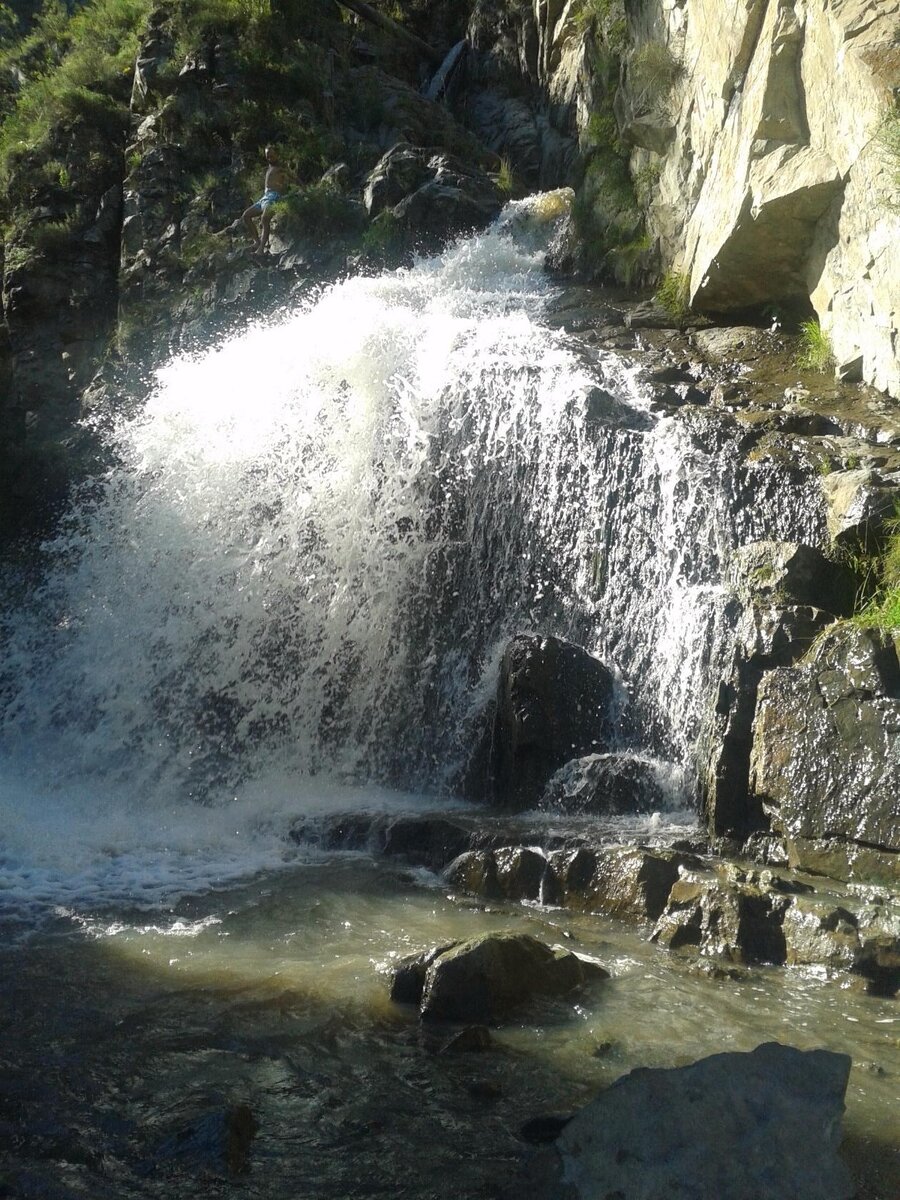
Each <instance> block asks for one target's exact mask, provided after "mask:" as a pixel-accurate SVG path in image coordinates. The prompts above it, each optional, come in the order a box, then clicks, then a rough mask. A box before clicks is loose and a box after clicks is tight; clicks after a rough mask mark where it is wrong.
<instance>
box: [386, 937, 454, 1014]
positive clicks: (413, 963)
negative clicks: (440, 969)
mask: <svg viewBox="0 0 900 1200" xmlns="http://www.w3.org/2000/svg"><path fill="white" fill-rule="evenodd" d="M456 944H457V943H456V942H445V943H444V944H443V945H442V946H432V947H431V949H430V950H423V951H421V953H419V954H409V955H407V956H406V958H401V960H400V961H399V962H398V963H397V965H396V966H395V967H394V969H393V971H392V972H391V999H392V1000H393V1001H394V1003H395V1004H416V1005H418V1004H420V1003H421V1001H422V992H423V991H424V988H425V976H426V975H427V974H428V968H429V967H430V966H431V964H432V963H433V962H434V960H435V959H436V958H437V957H438V955H440V954H444V953H445V952H446V951H447V950H451V949H452V948H453V947H454V946H455V945H456Z"/></svg>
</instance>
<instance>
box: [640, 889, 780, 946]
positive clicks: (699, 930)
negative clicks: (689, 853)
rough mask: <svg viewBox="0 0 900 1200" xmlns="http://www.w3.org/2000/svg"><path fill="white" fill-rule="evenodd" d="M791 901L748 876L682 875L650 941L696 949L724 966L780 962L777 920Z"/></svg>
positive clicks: (778, 923)
mask: <svg viewBox="0 0 900 1200" xmlns="http://www.w3.org/2000/svg"><path fill="white" fill-rule="evenodd" d="M789 904H790V900H789V899H788V898H787V897H786V896H784V895H780V894H779V893H778V891H777V889H772V888H771V887H770V886H767V882H766V881H764V880H762V879H761V878H760V877H759V876H758V875H756V874H755V873H753V872H748V873H743V872H736V871H728V870H727V869H724V868H723V869H720V870H719V871H717V873H716V875H715V876H714V877H710V876H709V875H702V874H699V873H695V872H683V873H682V875H681V877H680V878H679V879H678V880H677V882H676V883H674V884H673V885H672V889H671V891H670V892H669V897H668V903H667V904H666V907H665V910H664V911H663V912H662V914H661V915H660V917H659V920H658V921H657V923H656V926H655V927H654V930H653V933H652V934H651V941H654V942H658V943H659V944H660V945H663V946H666V947H667V948H668V949H670V950H678V949H681V948H682V947H684V946H695V947H697V948H698V949H699V950H700V951H701V952H702V953H703V954H707V955H713V956H715V957H719V958H723V959H725V960H726V961H728V962H737V963H743V962H767V963H776V964H781V963H783V962H784V961H785V943H784V933H783V931H782V921H783V919H784V913H785V910H786V909H787V907H788V905H789Z"/></svg>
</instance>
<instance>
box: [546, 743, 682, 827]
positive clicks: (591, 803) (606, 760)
mask: <svg viewBox="0 0 900 1200" xmlns="http://www.w3.org/2000/svg"><path fill="white" fill-rule="evenodd" d="M665 800H666V796H665V791H664V788H663V785H662V782H661V779H660V773H659V769H658V767H657V765H656V764H655V763H653V762H651V761H650V760H649V759H644V758H637V757H636V756H635V755H633V754H621V753H620V754H588V755H585V756H584V757H583V758H574V759H572V761H571V762H568V763H566V764H565V766H563V767H561V768H560V769H559V770H558V771H557V772H556V774H555V775H554V776H553V777H552V779H551V780H550V782H549V783H548V784H547V787H546V789H545V791H544V795H543V797H542V798H541V807H542V808H551V809H558V810H560V811H561V812H576V813H648V812H653V811H654V810H656V809H661V808H663V807H665Z"/></svg>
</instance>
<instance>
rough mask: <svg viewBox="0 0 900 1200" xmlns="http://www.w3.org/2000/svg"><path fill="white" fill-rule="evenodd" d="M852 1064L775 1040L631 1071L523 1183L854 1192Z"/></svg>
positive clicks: (536, 1194) (666, 1191)
mask: <svg viewBox="0 0 900 1200" xmlns="http://www.w3.org/2000/svg"><path fill="white" fill-rule="evenodd" d="M849 1072H850V1059H849V1058H848V1057H847V1056H846V1055H842V1054H832V1053H829V1052H827V1051H822V1050H812V1051H806V1052H803V1051H799V1050H795V1049H793V1048H792V1047H789V1046H781V1045H778V1044H777V1043H768V1044H765V1045H762V1046H759V1047H757V1049H756V1050H754V1051H753V1052H752V1053H750V1054H716V1055H713V1056H712V1057H710V1058H705V1059H701V1060H700V1061H699V1062H696V1063H693V1064H692V1065H690V1066H687V1067H680V1068H676V1069H673V1070H665V1071H661V1070H638V1071H632V1072H631V1074H630V1075H626V1076H624V1077H623V1078H622V1079H619V1080H617V1082H616V1083H614V1084H613V1085H612V1087H610V1088H608V1089H607V1090H606V1091H605V1092H602V1093H601V1094H600V1095H599V1096H598V1097H597V1099H596V1100H594V1101H592V1102H591V1103H590V1104H588V1105H587V1106H586V1107H585V1108H583V1109H581V1110H580V1111H579V1112H577V1113H575V1115H574V1116H573V1117H572V1119H571V1120H570V1121H568V1122H567V1123H566V1124H565V1126H564V1127H563V1128H562V1130H561V1132H560V1133H559V1136H558V1137H557V1138H556V1141H555V1143H554V1145H553V1148H552V1149H548V1150H546V1151H543V1152H541V1155H540V1157H538V1158H537V1159H536V1161H535V1162H533V1163H532V1167H531V1171H530V1179H531V1181H532V1182H531V1186H530V1187H529V1189H528V1191H527V1195H528V1196H529V1197H531V1198H532V1200H551V1198H553V1200H555V1198H557V1197H560V1196H566V1197H567V1198H571V1200H593V1198H594V1197H598V1196H604V1197H609V1196H618V1197H622V1198H623V1200H632V1198H635V1200H636V1198H637V1197H641V1200H673V1197H676V1196H685V1197H687V1196H690V1197H692V1200H759V1197H760V1196H762V1195H765V1196H769V1197H771V1198H772V1200H798V1197H804V1198H808V1200H813V1197H815V1200H850V1198H851V1197H852V1196H853V1195H854V1187H853V1184H852V1182H851V1179H850V1176H849V1173H848V1171H847V1168H846V1167H845V1166H844V1164H843V1162H842V1161H841V1159H840V1158H839V1157H838V1146H839V1143H840V1139H841V1117H842V1115H843V1111H844V1093H845V1090H846V1087H847V1079H848V1075H849ZM520 1194H521V1193H520Z"/></svg>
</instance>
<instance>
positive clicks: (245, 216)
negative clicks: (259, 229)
mask: <svg viewBox="0 0 900 1200" xmlns="http://www.w3.org/2000/svg"><path fill="white" fill-rule="evenodd" d="M258 216H259V205H258V204H251V205H250V207H249V208H245V209H244V211H243V212H242V213H241V220H242V221H243V222H244V228H245V229H246V230H247V237H249V238H252V239H253V241H254V242H255V241H256V226H255V224H254V223H253V218H254V217H258Z"/></svg>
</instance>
